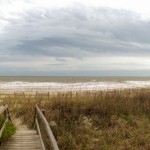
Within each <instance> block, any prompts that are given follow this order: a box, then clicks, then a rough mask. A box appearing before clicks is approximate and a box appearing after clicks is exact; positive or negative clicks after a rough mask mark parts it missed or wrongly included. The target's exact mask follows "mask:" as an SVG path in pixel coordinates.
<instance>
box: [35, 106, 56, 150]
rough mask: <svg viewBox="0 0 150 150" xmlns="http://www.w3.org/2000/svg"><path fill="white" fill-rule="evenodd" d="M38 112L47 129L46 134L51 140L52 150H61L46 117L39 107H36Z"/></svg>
mask: <svg viewBox="0 0 150 150" xmlns="http://www.w3.org/2000/svg"><path fill="white" fill-rule="evenodd" d="M36 112H37V115H38V116H39V117H40V119H41V121H42V123H43V125H44V127H45V130H46V133H47V135H48V137H49V140H50V144H51V148H52V150H59V148H58V145H57V142H56V139H55V137H54V135H53V132H52V130H51V128H50V126H49V124H48V122H47V120H46V118H45V117H44V115H43V114H42V112H41V110H40V109H39V107H38V106H37V105H36Z"/></svg>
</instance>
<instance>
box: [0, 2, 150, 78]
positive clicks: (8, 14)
mask: <svg viewBox="0 0 150 150" xmlns="http://www.w3.org/2000/svg"><path fill="white" fill-rule="evenodd" d="M149 6H150V2H149V1H148V0H138V1H137V0H132V1H131V0H105V1H104V0H55V1H54V0H0V75H1V76H9V75H37V76H41V75H43V76H44V75H45V76H64V75H65V76H74V75H75V76H81V75H83V76H85V75H86V76H150V8H149Z"/></svg>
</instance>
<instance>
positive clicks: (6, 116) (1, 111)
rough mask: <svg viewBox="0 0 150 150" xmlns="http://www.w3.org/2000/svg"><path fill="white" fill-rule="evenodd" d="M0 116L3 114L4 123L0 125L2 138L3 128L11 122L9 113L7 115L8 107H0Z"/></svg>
mask: <svg viewBox="0 0 150 150" xmlns="http://www.w3.org/2000/svg"><path fill="white" fill-rule="evenodd" d="M1 114H3V116H4V123H3V125H2V128H1V129H0V138H1V136H2V133H3V131H4V129H5V126H6V124H7V122H8V121H11V122H12V120H11V117H10V113H9V109H8V105H5V106H1V107H0V115H1Z"/></svg>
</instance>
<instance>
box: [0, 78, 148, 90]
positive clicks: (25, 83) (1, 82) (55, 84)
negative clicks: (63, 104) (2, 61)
mask: <svg viewBox="0 0 150 150" xmlns="http://www.w3.org/2000/svg"><path fill="white" fill-rule="evenodd" d="M149 87H150V77H94V76H89V77H88V76H86V77H84V76H81V77H79V76H78V77H75V76H68V77H67V76H62V77H60V76H59V77H54V76H0V91H80V90H82V91H84V90H110V89H125V88H149Z"/></svg>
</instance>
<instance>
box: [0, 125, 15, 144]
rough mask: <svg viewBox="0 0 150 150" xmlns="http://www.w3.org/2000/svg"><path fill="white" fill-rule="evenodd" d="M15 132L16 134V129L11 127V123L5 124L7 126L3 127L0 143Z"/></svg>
mask: <svg viewBox="0 0 150 150" xmlns="http://www.w3.org/2000/svg"><path fill="white" fill-rule="evenodd" d="M15 132H16V128H15V126H14V125H13V123H12V122H7V124H6V126H5V129H4V131H3V133H2V136H1V139H0V141H1V142H3V141H6V140H7V139H8V138H9V137H10V136H12V135H13V134H15Z"/></svg>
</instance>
